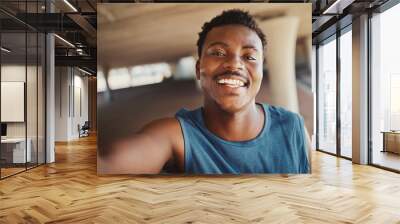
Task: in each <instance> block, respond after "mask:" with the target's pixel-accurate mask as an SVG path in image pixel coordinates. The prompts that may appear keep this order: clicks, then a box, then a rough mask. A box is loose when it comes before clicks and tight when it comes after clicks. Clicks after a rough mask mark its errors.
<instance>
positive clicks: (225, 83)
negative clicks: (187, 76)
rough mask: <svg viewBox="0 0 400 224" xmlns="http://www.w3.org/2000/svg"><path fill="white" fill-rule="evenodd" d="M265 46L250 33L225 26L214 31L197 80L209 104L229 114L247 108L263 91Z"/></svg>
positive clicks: (197, 70) (204, 47) (205, 48)
mask: <svg viewBox="0 0 400 224" xmlns="http://www.w3.org/2000/svg"><path fill="white" fill-rule="evenodd" d="M262 72H263V46H262V42H261V39H260V38H259V37H258V35H257V34H256V33H255V32H254V31H253V30H251V29H249V28H247V27H245V26H242V25H225V26H220V27H215V28H213V29H211V30H210V31H209V32H208V34H207V37H206V39H205V41H204V45H203V49H202V53H201V57H200V58H199V60H198V61H197V64H196V76H197V79H199V80H200V83H201V86H202V89H203V91H204V93H205V100H206V103H216V104H217V105H218V106H219V107H220V108H221V109H223V110H225V111H227V112H235V111H239V110H240V109H242V108H244V107H245V106H246V105H248V104H249V103H251V102H254V99H255V97H256V95H257V93H258V91H259V89H260V86H261V81H262V76H263V75H262Z"/></svg>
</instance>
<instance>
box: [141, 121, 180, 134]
mask: <svg viewBox="0 0 400 224" xmlns="http://www.w3.org/2000/svg"><path fill="white" fill-rule="evenodd" d="M179 128H180V127H179V122H178V120H177V119H176V118H174V117H164V118H159V119H156V120H153V121H151V122H150V123H148V124H147V125H145V126H144V127H143V128H142V129H141V130H140V132H144V133H145V132H163V133H166V134H168V133H171V132H174V131H179ZM171 134H172V133H171Z"/></svg>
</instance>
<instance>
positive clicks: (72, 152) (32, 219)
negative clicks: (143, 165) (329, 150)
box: [0, 137, 400, 224]
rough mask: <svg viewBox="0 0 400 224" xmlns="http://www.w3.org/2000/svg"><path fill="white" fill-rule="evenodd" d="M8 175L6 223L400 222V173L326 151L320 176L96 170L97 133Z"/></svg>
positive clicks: (2, 203) (318, 162)
mask: <svg viewBox="0 0 400 224" xmlns="http://www.w3.org/2000/svg"><path fill="white" fill-rule="evenodd" d="M56 151H57V153H56V158H57V161H56V163H55V164H51V165H46V166H41V167H39V168H36V169H33V170H30V171H28V172H26V173H22V174H19V175H16V176H14V177H10V178H8V179H5V180H2V181H0V223H43V222H48V223H250V222H251V223H374V224H375V223H400V175H399V174H395V173H391V172H387V171H384V170H380V169H377V168H374V167H369V166H359V165H352V164H351V162H350V161H347V160H343V159H338V158H335V157H333V156H330V155H326V154H323V153H320V152H314V154H313V174H312V175H298V176H279V175H272V176H271V175H259V176H241V177H233V176H228V177H179V176H178V177H177V176H175V177H173V176H156V177H155V176H107V177H99V176H97V174H96V139H95V137H90V138H84V139H82V140H80V141H76V142H70V143H69V144H58V145H57V147H56Z"/></svg>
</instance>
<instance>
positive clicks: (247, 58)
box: [244, 55, 256, 61]
mask: <svg viewBox="0 0 400 224" xmlns="http://www.w3.org/2000/svg"><path fill="white" fill-rule="evenodd" d="M244 57H245V58H246V60H250V61H255V60H256V58H255V57H253V56H251V55H246V56H244Z"/></svg>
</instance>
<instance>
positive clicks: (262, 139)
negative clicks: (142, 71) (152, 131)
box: [175, 104, 309, 174]
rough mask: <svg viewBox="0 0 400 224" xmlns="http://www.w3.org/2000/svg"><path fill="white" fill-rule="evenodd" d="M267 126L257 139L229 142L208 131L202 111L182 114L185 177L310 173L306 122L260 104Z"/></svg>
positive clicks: (294, 114) (280, 109) (185, 111)
mask: <svg viewBox="0 0 400 224" xmlns="http://www.w3.org/2000/svg"><path fill="white" fill-rule="evenodd" d="M261 105H262V108H263V110H264V115H265V118H266V119H264V126H263V128H262V130H261V132H260V133H259V134H258V136H257V137H255V138H253V139H251V140H247V141H227V140H224V139H222V138H220V137H218V136H217V135H215V134H214V133H212V132H211V131H210V130H208V129H207V127H206V126H205V123H204V120H203V112H202V108H198V109H196V110H192V111H189V110H186V109H181V110H179V111H178V112H177V113H176V115H175V117H176V118H177V119H178V120H179V123H180V125H181V129H182V133H183V138H184V148H185V149H184V150H185V165H184V166H185V173H187V174H223V173H231V174H241V173H282V174H289V173H309V163H308V159H307V158H308V156H307V149H306V143H305V134H304V121H303V118H302V117H301V116H299V115H298V114H296V113H293V112H290V111H288V110H285V109H283V108H281V107H277V106H271V105H268V104H261Z"/></svg>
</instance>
